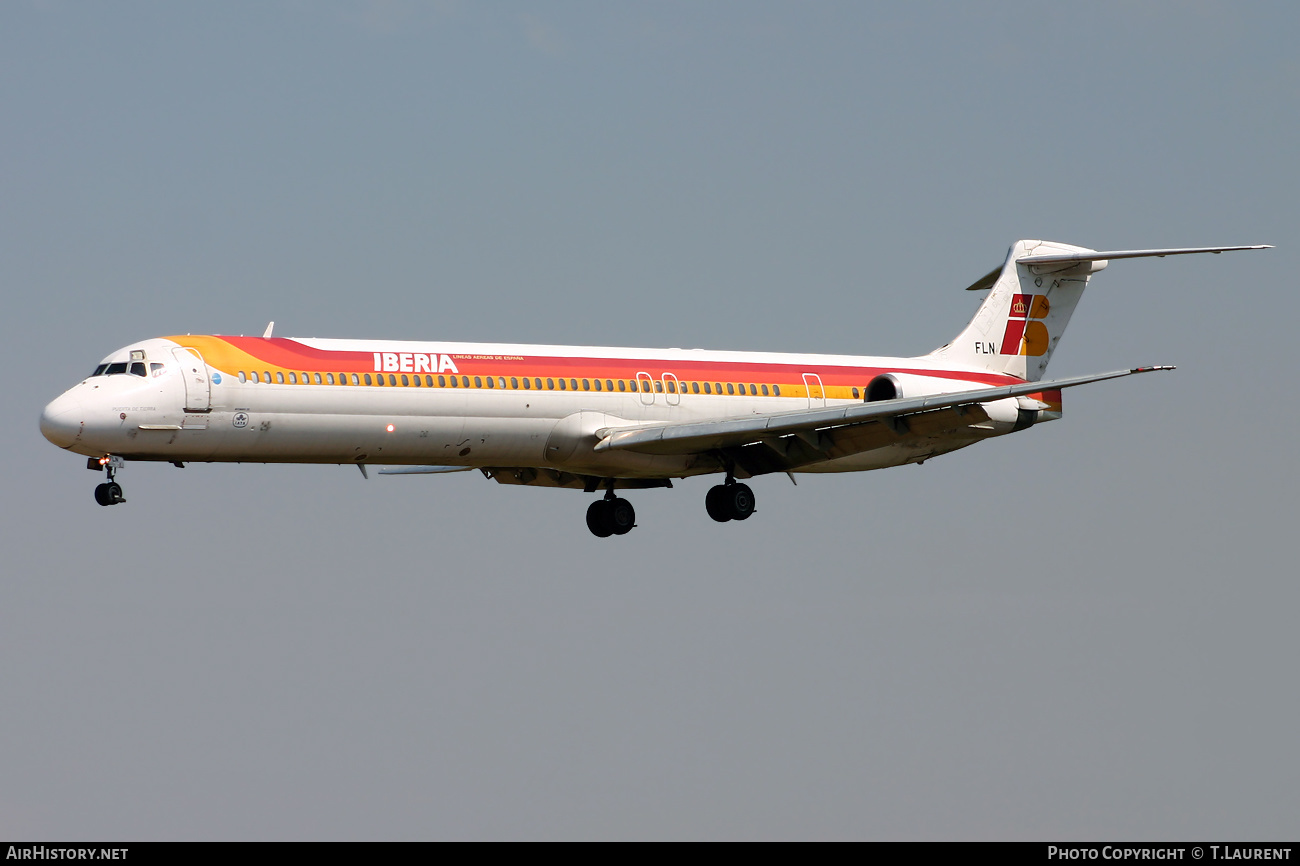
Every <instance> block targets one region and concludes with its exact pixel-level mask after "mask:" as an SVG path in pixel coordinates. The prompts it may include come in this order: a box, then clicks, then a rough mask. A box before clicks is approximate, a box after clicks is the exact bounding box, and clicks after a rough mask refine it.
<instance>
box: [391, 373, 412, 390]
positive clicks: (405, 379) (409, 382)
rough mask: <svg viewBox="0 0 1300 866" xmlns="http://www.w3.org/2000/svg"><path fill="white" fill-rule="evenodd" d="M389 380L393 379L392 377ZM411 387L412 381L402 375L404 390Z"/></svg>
mask: <svg viewBox="0 0 1300 866" xmlns="http://www.w3.org/2000/svg"><path fill="white" fill-rule="evenodd" d="M389 378H390V379H391V378H392V377H391V376H389ZM410 385H411V380H410V379H408V378H406V374H405V373H403V374H402V387H403V388H408V387H410Z"/></svg>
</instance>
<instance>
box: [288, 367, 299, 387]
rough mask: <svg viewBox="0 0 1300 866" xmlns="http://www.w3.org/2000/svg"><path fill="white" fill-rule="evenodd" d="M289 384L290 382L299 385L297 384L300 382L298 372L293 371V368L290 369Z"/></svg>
mask: <svg viewBox="0 0 1300 866" xmlns="http://www.w3.org/2000/svg"><path fill="white" fill-rule="evenodd" d="M289 384H290V385H297V384H298V374H297V373H295V372H293V371H292V370H291V371H289Z"/></svg>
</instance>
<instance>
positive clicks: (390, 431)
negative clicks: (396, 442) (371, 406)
mask: <svg viewBox="0 0 1300 866" xmlns="http://www.w3.org/2000/svg"><path fill="white" fill-rule="evenodd" d="M388 432H389V433H392V432H393V425H392V424H389V425H388Z"/></svg>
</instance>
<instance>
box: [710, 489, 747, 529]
mask: <svg viewBox="0 0 1300 866" xmlns="http://www.w3.org/2000/svg"><path fill="white" fill-rule="evenodd" d="M704 510H705V511H707V512H709V516H710V517H712V518H713V519H714V520H716V521H718V522H719V523H726V522H727V521H728V520H747V519H748V518H749V516H750V515H751V514H753V513H754V491H752V490H750V489H749V485H748V484H736V483H734V482H733V483H731V484H719V485H717V486H716V487H711V488H709V492H708V493H707V494H705V496H704Z"/></svg>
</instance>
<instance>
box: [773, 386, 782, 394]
mask: <svg viewBox="0 0 1300 866" xmlns="http://www.w3.org/2000/svg"><path fill="white" fill-rule="evenodd" d="M772 393H773V394H775V395H776V396H777V397H780V396H781V386H780V385H773V386H772Z"/></svg>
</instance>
